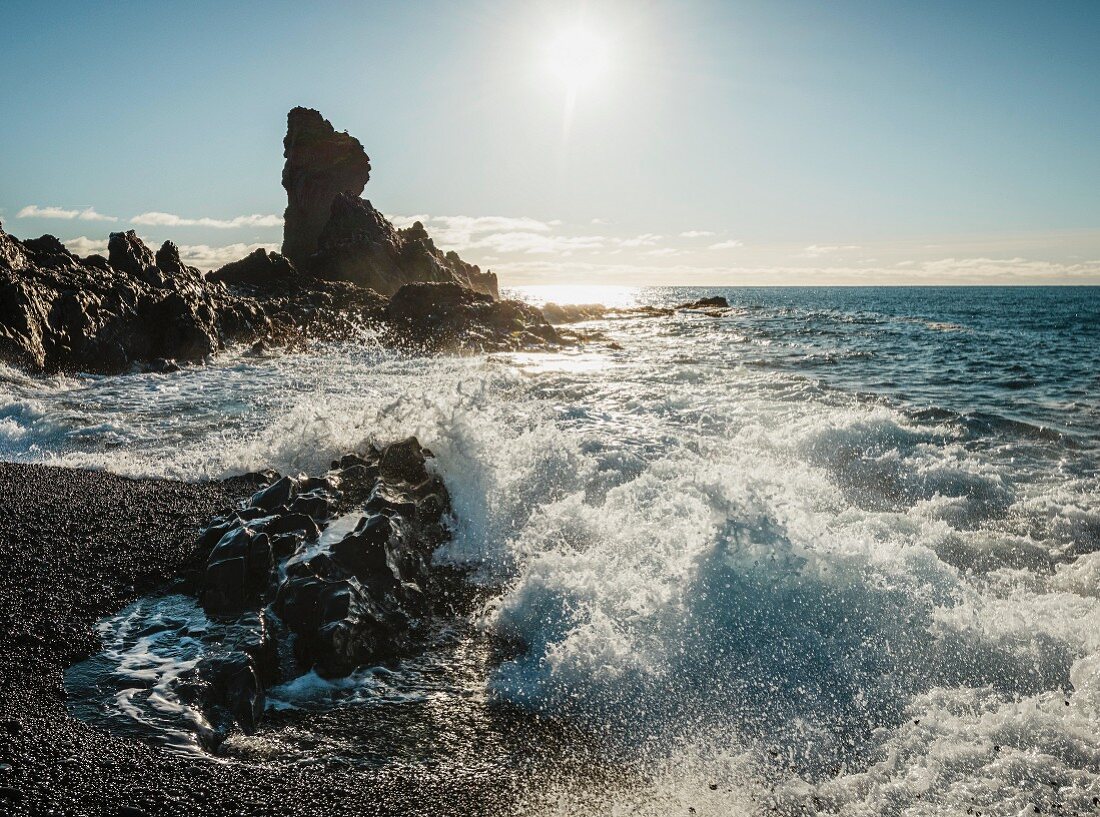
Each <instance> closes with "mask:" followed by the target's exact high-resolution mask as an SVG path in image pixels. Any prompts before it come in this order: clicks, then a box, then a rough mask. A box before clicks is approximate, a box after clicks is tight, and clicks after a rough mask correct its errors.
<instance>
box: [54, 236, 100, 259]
mask: <svg viewBox="0 0 1100 817" xmlns="http://www.w3.org/2000/svg"><path fill="white" fill-rule="evenodd" d="M61 243H62V244H64V245H65V248H66V249H67V250H68V251H69V252H71V253H73V254H74V255H92V254H98V255H106V254H107V239H105V238H104V239H99V238H88V236H86V235H82V236H80V237H79V238H69V239H66V240H65V241H62V242H61Z"/></svg>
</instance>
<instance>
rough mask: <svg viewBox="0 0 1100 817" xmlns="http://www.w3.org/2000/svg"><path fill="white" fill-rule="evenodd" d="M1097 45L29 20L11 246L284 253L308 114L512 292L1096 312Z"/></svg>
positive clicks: (14, 16) (1001, 11)
mask: <svg viewBox="0 0 1100 817" xmlns="http://www.w3.org/2000/svg"><path fill="white" fill-rule="evenodd" d="M578 28H581V29H583V30H585V31H587V32H589V33H591V35H592V37H593V38H594V40H595V41H596V42H598V44H599V48H600V52H601V63H600V70H599V71H596V72H594V73H593V76H591V77H586V78H585V81H584V82H583V83H582V84H581V85H580V87H578V88H577V89H576V97H575V107H574V110H573V113H572V116H571V117H570V120H569V127H568V129H566V127H565V123H564V119H565V114H564V110H565V100H566V96H567V94H568V89H567V88H566V83H565V82H563V80H562V78H561V77H560V76H557V75H555V73H554V72H553V71H552V70H551V69H550V67H549V65H548V61H549V60H550V57H551V52H552V49H553V44H554V43H555V42H557V41H558V38H559V37H560V35H561V32H563V31H572V30H576V29H578ZM1097 43H1100V3H1097V2H1079V3H1074V2H1045V3H1040V2H1036V3H1021V2H1009V1H1008V0H1004V2H980V1H979V2H965V3H962V2H898V3H888V2H855V1H847V0H837V1H836V2H829V3H821V2H794V1H793V0H792V1H791V2H783V1H782V0H771V1H770V2H763V1H761V2H756V1H755V0H754V1H751V2H750V1H749V0H745V1H738V0H728V1H727V2H702V1H701V0H698V1H696V2H691V1H688V2H647V1H646V0H635V2H587V3H570V2H567V1H565V0H562V1H560V2H553V3H550V2H528V3H524V2H508V3H505V2H486V1H484V0H472V1H471V2H463V3H456V2H446V3H445V2H409V3H402V4H390V3H386V4H382V3H370V2H357V3H345V2H339V3H338V2H318V3H315V4H312V5H308V6H307V5H305V4H302V3H282V2H264V3H255V4H244V3H224V2H223V3H212V2H211V3H207V2H175V3H167V2H163V3H162V2H143V3H93V2H68V3H67V2H54V3H31V2H21V1H20V0H8V2H6V3H5V4H4V12H3V25H2V26H0V110H2V111H4V118H3V124H2V125H0V180H2V181H0V219H2V220H3V222H4V227H5V229H7V230H8V231H9V232H12V233H14V234H16V235H19V236H33V235H40V234H42V233H44V232H50V233H53V234H55V235H58V236H59V237H60V238H62V239H63V240H66V241H68V242H70V246H72V247H74V248H76V249H78V250H79V251H92V250H95V249H97V248H98V247H99V246H101V245H102V242H103V241H104V240H105V239H106V236H107V233H108V232H109V231H111V230H117V229H128V228H131V227H133V228H134V229H137V230H138V232H139V233H140V234H141V235H143V236H146V237H147V238H148V239H149V240H150V241H161V240H163V239H165V238H172V239H173V240H175V241H176V242H177V243H179V244H180V245H182V246H184V247H185V248H186V250H185V251H186V252H187V253H188V255H189V257H190V258H191V259H192V261H194V262H195V263H198V264H199V265H201V266H215V265H217V264H219V263H221V262H223V261H225V260H229V259H230V258H232V257H234V256H235V255H239V254H241V253H242V252H244V251H246V250H247V249H248V248H249V247H251V246H253V245H257V244H263V245H270V246H276V245H278V243H279V242H280V236H281V228H280V227H279V217H280V216H281V213H282V209H283V207H284V204H285V198H284V193H283V190H282V188H281V187H280V186H279V172H280V169H281V166H282V155H281V138H282V135H283V131H284V129H285V115H286V111H287V110H288V109H289V108H290V107H292V106H294V105H299V104H301V105H308V106H311V107H316V108H318V109H320V110H321V111H322V112H323V113H324V114H325V115H326V116H327V117H328V118H329V119H330V120H331V121H332V122H333V124H334V125H336V127H337V128H338V129H347V130H348V131H349V132H350V133H352V134H354V135H356V136H358V137H359V138H360V140H361V141H362V142H363V143H364V145H365V146H366V148H367V151H368V153H369V154H370V156H371V159H372V165H373V167H374V171H373V178H372V180H371V182H370V183H369V184H368V186H367V189H366V191H365V193H364V195H365V196H366V197H367V198H369V199H371V200H372V201H373V202H374V203H375V205H376V206H378V207H379V208H380V209H382V210H383V211H384V212H386V213H387V214H391V215H392V216H394V217H395V218H396V219H397V220H398V221H399V222H400V221H402V220H405V219H408V218H411V217H413V216H421V217H424V218H426V220H427V223H428V226H429V228H430V229H431V230H432V231H433V232H434V233H435V234H436V235H437V237H438V241H439V243H441V244H443V245H444V246H447V247H453V248H455V249H457V250H458V251H459V252H460V253H462V254H463V256H464V257H467V258H469V259H470V260H473V261H476V262H479V263H481V264H483V265H484V266H489V267H492V268H494V269H496V270H497V271H498V272H499V273H500V274H501V275H502V278H503V280H504V283H506V284H507V283H514V284H520V283H613V284H621V283H685V284H689V283H690V284H694V283H700V284H738V283H753V284H757V283H777V284H786V283H799V284H805V283H822V284H827V283H980V282H989V283H1018V282H1019V283H1043V282H1078V283H1100V138H1098V135H1100V92H1098V86H1100V47H1098V46H1097ZM89 208H91V209H89ZM21 214H22V215H21ZM150 214H152V215H150ZM108 218H111V219H115V220H114V221H109V220H106V219H108Z"/></svg>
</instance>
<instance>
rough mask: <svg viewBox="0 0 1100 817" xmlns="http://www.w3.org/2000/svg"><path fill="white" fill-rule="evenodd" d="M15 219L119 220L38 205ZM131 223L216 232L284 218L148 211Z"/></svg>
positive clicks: (270, 223)
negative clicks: (192, 214)
mask: <svg viewBox="0 0 1100 817" xmlns="http://www.w3.org/2000/svg"><path fill="white" fill-rule="evenodd" d="M15 217H16V218H48V219H61V220H64V221H71V220H73V219H78V220H80V221H118V220H119V218H118V216H107V215H104V214H103V213H99V212H97V211H96V209H95V208H94V207H77V208H66V207H56V206H52V205H51V206H47V207H39V206H38V205H37V204H28V205H27V206H26V207H24V208H23V209H22V210H20V211H19V212H18V213H16V214H15ZM129 222H130V224H137V225H140V226H143V227H212V228H213V229H215V230H234V229H238V228H241V227H282V226H283V217H282V216H279V215H274V214H271V215H264V214H261V213H253V214H252V215H247V216H234V217H233V218H210V217H208V216H203V217H202V218H185V217H184V216H178V215H176V214H175V213H162V212H159V211H151V212H148V213H139V214H138V215H136V216H133V217H132V218H130V219H129Z"/></svg>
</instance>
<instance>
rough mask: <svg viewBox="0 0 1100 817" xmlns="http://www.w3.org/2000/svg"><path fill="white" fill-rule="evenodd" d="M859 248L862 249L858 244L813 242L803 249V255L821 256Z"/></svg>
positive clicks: (809, 256)
mask: <svg viewBox="0 0 1100 817" xmlns="http://www.w3.org/2000/svg"><path fill="white" fill-rule="evenodd" d="M858 249H861V247H860V246H859V245H858V244H811V245H810V246H808V247H806V248H805V249H804V250H803V251H802V255H803V256H804V257H806V258H820V257H821V256H823V255H832V254H833V253H838V252H846V251H849V250H858Z"/></svg>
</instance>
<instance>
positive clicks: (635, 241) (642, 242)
mask: <svg viewBox="0 0 1100 817" xmlns="http://www.w3.org/2000/svg"><path fill="white" fill-rule="evenodd" d="M660 240H661V236H659V235H657V234H656V233H642V234H641V235H636V236H634V237H633V238H617V239H615V243H616V244H618V245H619V246H620V247H652V246H653V245H654V244H656V243H657V242H658V241H660Z"/></svg>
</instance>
